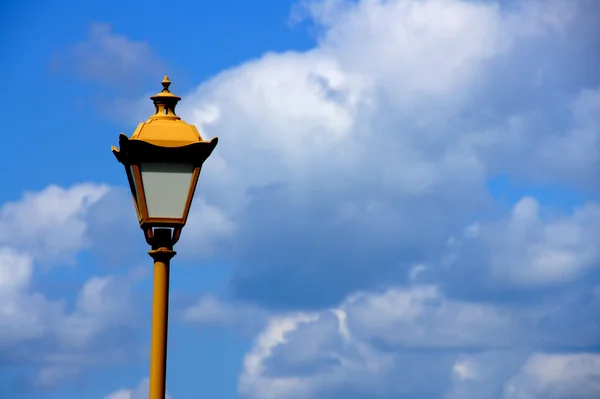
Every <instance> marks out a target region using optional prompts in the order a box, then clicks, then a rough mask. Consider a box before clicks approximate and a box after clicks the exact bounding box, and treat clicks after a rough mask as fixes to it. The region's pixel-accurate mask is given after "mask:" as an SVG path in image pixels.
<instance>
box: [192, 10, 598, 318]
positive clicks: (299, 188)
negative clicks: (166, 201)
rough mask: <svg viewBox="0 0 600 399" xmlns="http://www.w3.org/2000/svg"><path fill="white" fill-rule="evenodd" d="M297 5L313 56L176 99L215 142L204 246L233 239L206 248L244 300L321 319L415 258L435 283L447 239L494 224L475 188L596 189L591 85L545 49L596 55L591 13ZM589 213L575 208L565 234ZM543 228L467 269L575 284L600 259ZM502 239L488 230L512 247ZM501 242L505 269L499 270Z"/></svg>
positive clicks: (515, 279) (205, 189) (221, 80)
mask: <svg viewBox="0 0 600 399" xmlns="http://www.w3.org/2000/svg"><path fill="white" fill-rule="evenodd" d="M304 10H305V14H306V15H307V16H308V18H310V19H311V20H312V21H313V22H314V23H316V24H317V25H318V26H319V27H320V29H321V34H320V36H319V37H318V44H317V46H316V47H315V48H313V49H311V50H308V51H305V52H301V53H300V52H286V53H278V54H276V53H268V54H265V55H264V56H263V57H261V58H260V59H257V60H254V61H251V62H248V63H245V64H242V65H240V66H238V67H235V68H232V69H229V70H227V71H224V72H223V73H221V74H219V75H218V76H216V77H214V78H213V79H211V80H209V81H207V82H205V83H203V84H202V85H200V86H199V87H198V89H197V90H196V91H195V92H193V93H191V95H185V96H184V99H185V101H184V102H183V103H182V109H181V114H182V115H184V116H185V118H186V119H187V120H188V121H190V122H193V123H196V124H197V125H198V126H199V127H200V128H201V130H202V131H203V135H204V136H207V137H211V136H219V137H220V138H221V140H222V145H220V147H219V148H218V149H217V150H216V151H215V153H214V154H213V155H212V156H211V158H210V159H209V161H208V162H207V164H206V166H205V168H204V174H203V177H202V189H201V190H202V198H203V201H205V204H206V206H207V207H217V209H218V212H217V209H214V211H213V212H212V215H213V216H214V217H208V218H207V220H211V221H212V220H215V221H216V220H220V221H221V222H219V225H220V226H227V227H226V228H225V227H223V229H224V230H220V231H226V232H227V234H228V235H227V236H226V237H225V236H224V235H223V234H222V233H220V232H219V231H217V232H216V233H217V234H216V236H217V237H224V241H225V242H227V241H229V245H226V244H220V245H219V246H218V247H217V248H218V249H217V251H216V252H215V254H217V255H218V254H219V251H221V253H223V254H224V253H225V251H226V253H227V256H228V257H234V258H235V259H236V260H237V261H238V262H239V264H240V266H239V268H238V269H237V271H236V273H235V276H234V278H233V279H232V287H233V289H234V291H235V293H236V295H237V296H238V297H239V298H240V299H242V300H250V301H255V302H258V303H260V304H263V305H266V306H269V307H287V308H293V307H300V308H304V307H313V308H318V307H322V306H328V305H332V304H334V303H336V302H339V301H340V300H342V298H344V297H345V296H346V295H348V294H349V293H351V292H353V291H355V290H359V289H364V288H377V287H378V286H379V285H382V284H384V285H385V284H388V283H391V282H395V283H402V282H406V280H407V273H406V272H407V270H408V269H409V268H410V267H412V266H413V265H415V264H427V265H429V267H430V269H431V270H430V272H431V273H430V274H432V275H436V274H437V275H441V274H444V272H443V271H441V272H440V268H439V265H442V264H444V263H448V261H447V258H448V257H449V256H450V255H449V252H452V251H454V249H453V248H449V246H448V239H449V237H452V236H456V235H458V234H461V233H460V232H461V231H462V230H463V229H464V228H465V226H469V225H472V224H473V223H474V222H475V221H477V219H479V216H480V215H482V214H483V215H492V214H494V215H497V212H495V211H496V209H497V208H495V207H496V204H494V201H493V198H492V197H491V195H490V193H489V190H488V186H487V183H488V181H489V180H490V179H491V178H494V177H496V176H499V175H504V176H509V178H510V179H513V180H516V181H520V182H523V181H525V182H526V183H527V184H537V185H539V184H542V185H543V184H554V185H558V187H573V186H575V187H576V188H577V189H581V190H584V189H585V190H590V189H593V188H594V187H595V185H596V183H595V178H593V176H592V174H593V173H592V172H591V171H593V170H595V169H596V163H597V159H598V157H597V150H596V148H597V145H596V144H595V143H596V142H597V136H598V129H597V123H596V122H597V121H596V119H597V118H596V115H597V114H598V113H597V112H594V110H595V106H596V105H595V104H596V101H595V98H596V93H597V92H598V87H599V86H598V85H600V79H598V77H597V76H596V77H595V80H594V78H593V77H590V76H589V75H584V74H583V73H581V74H578V73H577V71H578V69H577V68H580V65H579V63H577V65H575V66H574V65H573V63H572V62H571V63H567V62H566V61H564V60H563V59H562V57H558V56H557V55H556V52H557V51H558V52H560V53H563V54H567V53H569V51H571V50H569V49H570V45H571V44H573V43H579V44H578V45H579V46H586V45H587V47H586V48H587V49H588V50H589V51H591V49H592V48H593V43H594V40H595V39H594V38H595V37H596V36H597V35H595V34H594V32H593V31H592V30H591V27H592V26H593V25H592V24H591V22H590V21H591V20H592V19H593V18H595V17H593V15H596V14H597V13H595V12H594V11H595V10H596V8H594V7H593V6H592V5H591V4H590V3H589V2H585V1H581V2H566V1H559V0H555V1H550V2H539V1H534V0H532V1H527V2H519V3H506V4H505V3H499V2H470V1H458V0H452V1H435V0H430V1H386V2H373V1H361V2H347V1H319V2H305V3H304ZM582 40H583V43H584V44H581V42H582ZM582 51H583V50H582ZM569 54H570V53H569ZM579 59H581V57H580V58H579ZM540 71H544V72H543V73H544V74H545V75H544V76H546V77H545V78H544V79H543V80H540V79H542V78H539V76H540V75H539V74H540V73H542V72H540ZM567 71H569V73H568V74H569V76H572V78H571V79H570V80H565V76H566V75H567ZM582 72H583V70H582ZM536 76H537V78H536ZM536 79H537V80H536ZM536 82H537V83H536ZM544 93H555V95H552V96H548V95H546V94H544ZM536 201H538V202H540V201H541V204H540V207H541V208H542V211H540V213H544V212H545V210H544V203H543V199H539V198H538V199H536ZM594 207H595V205H594V204H593V203H591V204H590V205H589V207H588V208H589V209H588V208H586V209H588V210H586V211H582V212H593V211H592V210H591V209H593V208H594ZM491 212H494V213H491ZM216 215H221V216H218V217H217V216H216ZM499 217H508V218H512V219H511V220H514V219H515V218H517V217H518V216H514V215H513V216H510V215H508V214H506V215H505V214H502V215H501V216H499ZM569 217H570V216H568V215H565V217H564V218H563V219H568V218H569ZM586 217H587V216H575V215H573V216H572V218H573V221H572V224H573V227H572V228H570V229H571V231H572V230H576V229H579V227H574V225H575V224H577V223H582V222H583V220H584V219H585V218H586ZM555 220H556V221H557V222H556V223H557V224H554V225H547V223H546V222H545V221H541V222H539V223H538V224H536V223H533V224H532V225H531V227H530V228H529V230H528V233H527V239H528V240H533V241H531V242H529V241H528V242H527V243H519V242H517V240H516V239H515V241H514V243H513V244H509V243H508V242H505V243H504V244H499V243H495V244H492V243H491V242H490V243H489V245H490V246H494V245H495V248H497V249H496V251H498V254H499V255H498V258H497V259H495V260H490V259H480V258H477V260H476V261H475V260H473V259H470V260H467V261H466V263H465V262H463V260H462V258H461V262H463V263H465V264H467V263H469V262H471V263H470V264H471V265H473V263H474V262H477V263H479V266H473V267H472V268H476V267H477V268H478V273H482V274H483V275H485V274H493V273H491V272H490V270H492V271H494V272H496V271H497V272H498V273H497V274H498V275H499V277H500V280H501V281H504V283H505V284H506V285H508V286H510V285H512V284H517V285H523V284H534V280H535V281H537V283H539V284H541V285H544V284H553V283H557V282H561V281H566V280H568V279H571V280H573V279H577V278H578V277H579V276H581V273H583V272H585V271H586V270H590V269H591V268H593V266H594V265H595V264H596V261H597V255H596V254H595V253H594V252H595V251H593V250H591V249H590V252H586V253H585V254H583V253H579V252H578V251H579V250H580V249H582V248H583V246H586V247H587V246H589V245H593V244H592V242H593V240H592V239H591V238H586V237H585V234H582V235H578V236H577V237H580V239H581V240H582V241H581V242H579V241H578V242H575V241H577V237H572V238H570V239H569V240H571V241H570V242H569V243H567V242H566V241H565V240H567V239H566V238H560V237H557V236H561V234H563V233H561V232H557V231H558V230H561V229H562V228H563V227H564V228H567V227H565V226H564V225H565V223H568V222H565V223H562V222H559V220H560V218H556V219H555ZM225 221H227V222H226V223H225ZM196 223H197V225H198V226H201V225H202V221H201V220H200V219H198V221H197V222H196V221H194V220H190V224H189V226H188V228H189V229H190V231H193V230H194V229H195V227H194V226H196ZM208 223H209V225H211V226H212V225H213V222H208ZM502 223H504V222H499V223H498V225H502ZM561 223H562V224H561ZM490 224H494V223H490ZM542 225H544V226H546V225H547V226H546V227H541V226H542ZM559 225H560V226H563V227H560V226H559ZM592 225H593V223H592V222H590V223H589V226H590V228H592V229H593V226H592ZM536 226H538V227H536ZM507 229H509V227H506V228H505V230H502V231H501V232H498V233H497V235H496V237H498V238H499V239H500V238H502V239H505V240H510V239H509V238H507V237H506V236H505V235H506V234H510V232H509V231H508V230H507ZM198 230H201V227H198ZM538 230H539V231H541V232H540V234H541V235H545V237H538V236H539V234H537V233H536V231H538ZM561 231H562V230H561ZM211 232H212V229H211ZM484 233H485V234H484V235H486V237H487V236H490V237H491V236H492V235H493V233H491V232H488V231H487V230H486V231H485V232H484ZM502 234H504V236H502V237H500V236H501V235H502ZM206 236H207V237H209V234H207V235H206ZM184 237H185V234H184ZM190 237H193V236H190ZM561 237H562V236H561ZM190 239H192V238H190ZM536 240H537V241H536ZM540 240H541V241H540ZM584 241H585V242H584ZM480 242H483V241H482V240H479V241H477V240H475V241H472V242H471V243H473V244H474V243H478V244H479V243H480ZM502 245H511V254H514V259H511V260H507V259H500V258H502V254H503V250H504V249H503V247H502ZM534 247H535V248H534ZM536 251H537V252H536ZM552 251H554V252H552ZM569 251H570V252H569ZM534 252H535V253H534ZM574 252H577V254H576V255H573V256H574V257H575V258H572V257H570V255H568V253H571V254H573V253H574ZM290 254H294V255H293V256H290ZM452 256H458V254H454V255H452V254H451V256H450V257H452ZM465 256H466V255H464V256H462V257H463V258H464V257H465ZM558 258H561V259H562V261H559V260H558ZM550 263H552V265H551V264H550ZM508 264H510V266H511V267H508V266H507V265H508ZM520 264H527V265H528V266H525V267H523V268H521V267H520V266H518V265H520ZM565 264H568V267H567V266H565V267H563V266H562V265H565ZM342 265H343V266H342ZM367 265H368V267H367ZM342 268H343V271H342V270H341V269H342ZM472 268H466V267H463V268H458V267H454V268H453V269H452V271H453V272H455V274H456V275H457V276H458V273H459V272H460V271H465V272H468V273H470V272H471V269H472ZM551 269H553V270H554V272H551V271H550V270H551ZM511 273H512V274H511ZM552 273H554V274H552ZM461 276H463V275H461ZM463 277H464V276H463ZM456 278H457V279H461V278H462V277H460V276H458V277H456ZM463 281H464V278H463ZM308 282H310V283H308Z"/></svg>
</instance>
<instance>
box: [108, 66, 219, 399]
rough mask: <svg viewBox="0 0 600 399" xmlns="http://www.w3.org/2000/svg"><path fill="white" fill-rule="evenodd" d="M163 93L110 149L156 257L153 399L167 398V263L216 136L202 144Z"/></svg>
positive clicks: (170, 95) (171, 98)
mask: <svg viewBox="0 0 600 399" xmlns="http://www.w3.org/2000/svg"><path fill="white" fill-rule="evenodd" d="M170 85H171V82H170V81H169V78H168V77H167V76H165V78H164V79H163V81H162V86H163V90H162V92H160V93H159V94H157V95H155V96H153V97H150V98H151V99H152V101H153V102H154V107H155V109H156V112H155V114H154V115H152V116H151V117H150V118H149V119H148V120H147V121H146V122H143V123H140V124H139V125H138V127H137V129H136V130H135V132H133V135H132V136H131V138H128V137H127V136H126V135H124V134H121V135H120V136H119V146H120V149H118V148H116V147H112V152H113V154H115V157H116V158H117V160H118V161H119V162H120V163H122V164H123V166H125V172H126V173H127V179H128V180H129V188H130V189H131V194H132V195H133V202H134V204H135V210H136V212H137V216H138V221H139V223H140V227H141V228H142V230H143V231H144V237H145V238H146V242H147V243H148V244H149V245H150V246H151V248H152V249H151V250H150V252H149V254H150V256H151V257H152V259H154V294H153V299H152V344H151V348H150V399H164V397H165V380H166V361H167V325H168V307H169V264H170V260H171V258H172V257H173V256H175V251H173V246H174V245H175V243H176V242H177V241H178V240H179V237H180V234H181V229H182V228H183V226H185V223H186V221H187V217H188V214H189V211H190V205H191V203H192V199H193V197H194V191H195V190H196V184H197V183H198V177H199V176H200V170H201V168H202V164H203V163H204V161H206V159H207V158H208V157H209V156H210V154H211V153H212V151H213V150H214V148H215V146H216V145H217V142H218V138H216V137H215V138H213V139H212V140H210V141H204V140H203V139H202V137H201V136H200V133H198V130H197V129H196V127H195V126H194V125H190V124H187V123H186V122H184V121H183V120H182V119H181V118H180V117H179V116H177V115H176V114H175V106H176V105H177V103H178V102H179V100H181V98H180V97H177V96H176V95H174V94H173V93H171V92H170V91H169V86H170Z"/></svg>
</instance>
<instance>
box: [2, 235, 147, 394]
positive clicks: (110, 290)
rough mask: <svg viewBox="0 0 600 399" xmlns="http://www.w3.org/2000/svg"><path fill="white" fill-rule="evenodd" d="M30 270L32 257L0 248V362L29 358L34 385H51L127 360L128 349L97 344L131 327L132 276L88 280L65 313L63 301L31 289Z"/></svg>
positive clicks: (132, 320) (17, 362)
mask: <svg viewBox="0 0 600 399" xmlns="http://www.w3.org/2000/svg"><path fill="white" fill-rule="evenodd" d="M33 271H34V269H33V258H32V256H30V255H28V254H27V253H20V252H17V251H15V250H14V249H11V248H8V247H3V248H0V353H2V355H1V356H0V358H1V360H5V361H10V362H15V363H16V364H26V363H28V362H32V361H34V360H35V364H36V370H37V375H36V377H35V381H34V383H35V384H36V385H39V386H53V385H57V384H58V383H60V382H61V381H62V380H63V379H65V378H67V377H71V376H73V375H76V374H77V373H78V372H79V371H81V370H82V369H83V368H85V367H89V366H96V365H99V364H103V363H105V362H118V361H122V360H123V359H124V358H126V357H127V356H132V353H131V352H132V351H134V350H135V349H134V348H133V347H130V349H129V350H128V351H123V348H118V347H114V348H111V349H107V348H101V346H102V342H103V341H102V338H103V335H105V334H110V333H111V331H115V329H120V328H123V327H125V328H129V329H132V328H133V327H135V325H134V324H133V323H135V319H134V316H135V314H136V311H135V309H134V308H133V307H132V299H131V296H130V292H131V290H130V288H131V285H132V283H133V282H134V281H135V280H136V278H137V276H136V275H135V274H134V275H131V276H125V277H114V276H105V277H91V278H90V279H89V280H88V281H87V282H86V283H85V284H84V285H83V287H82V288H81V290H80V292H79V294H78V300H77V303H76V304H75V307H74V309H73V310H72V311H69V310H68V308H67V307H66V303H65V301H60V300H51V299H48V298H47V297H46V296H44V294H43V293H41V292H37V291H36V290H34V289H33V288H32V279H33ZM121 332H123V331H121ZM123 339H124V340H126V337H125V336H123ZM124 342H125V341H124ZM133 355H136V354H133Z"/></svg>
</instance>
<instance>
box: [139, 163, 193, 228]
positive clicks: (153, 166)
mask: <svg viewBox="0 0 600 399" xmlns="http://www.w3.org/2000/svg"><path fill="white" fill-rule="evenodd" d="M140 169H141V172H142V184H143V185H144V194H145V197H146V207H147V209H148V216H149V217H151V218H182V217H183V216H184V214H183V213H184V212H185V205H186V203H187V199H188V196H189V194H190V189H191V183H192V175H193V173H194V166H193V165H192V164H184V163H164V162H142V163H141V164H140Z"/></svg>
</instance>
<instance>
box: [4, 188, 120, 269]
mask: <svg viewBox="0 0 600 399" xmlns="http://www.w3.org/2000/svg"><path fill="white" fill-rule="evenodd" d="M108 190H109V189H108V187H107V186H104V185H96V184H79V185H74V186H72V187H70V188H68V189H65V188H62V187H58V186H49V187H47V188H45V189H44V190H42V191H40V192H38V193H26V194H25V195H24V196H23V198H22V200H21V201H19V202H9V203H5V204H4V205H3V206H2V208H0V244H1V245H8V246H10V247H13V248H15V249H18V250H22V251H27V252H28V253H30V254H31V255H32V256H34V257H35V258H36V259H39V260H48V261H61V260H62V261H72V260H73V256H74V255H75V254H76V253H77V252H79V251H81V250H82V249H84V248H85V247H86V246H87V245H88V244H89V243H88V241H87V231H88V228H89V226H88V225H87V224H86V221H85V216H86V213H87V212H88V210H89V209H90V207H91V206H92V205H94V204H95V203H96V202H98V201H99V200H100V199H101V198H102V197H103V196H104V195H105V194H106V193H107V192H108Z"/></svg>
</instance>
